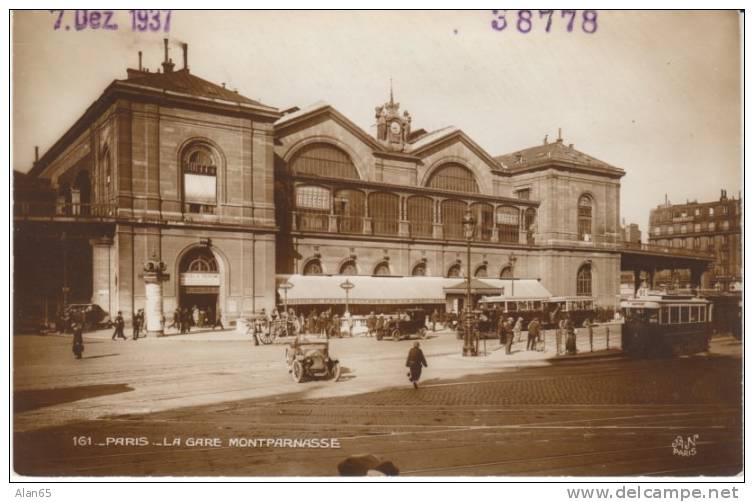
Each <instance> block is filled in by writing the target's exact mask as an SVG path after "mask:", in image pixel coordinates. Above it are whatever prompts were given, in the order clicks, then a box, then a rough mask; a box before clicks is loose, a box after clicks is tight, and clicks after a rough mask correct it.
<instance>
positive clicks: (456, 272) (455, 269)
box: [448, 263, 461, 277]
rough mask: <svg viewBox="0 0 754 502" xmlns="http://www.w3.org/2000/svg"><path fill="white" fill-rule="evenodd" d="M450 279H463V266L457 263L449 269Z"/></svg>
mask: <svg viewBox="0 0 754 502" xmlns="http://www.w3.org/2000/svg"><path fill="white" fill-rule="evenodd" d="M448 277H461V264H460V263H456V264H454V265H451V266H450V268H449V269H448Z"/></svg>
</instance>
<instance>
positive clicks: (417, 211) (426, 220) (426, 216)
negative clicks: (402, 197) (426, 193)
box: [406, 196, 433, 237]
mask: <svg viewBox="0 0 754 502" xmlns="http://www.w3.org/2000/svg"><path fill="white" fill-rule="evenodd" d="M432 204H433V201H432V199H430V198H429V197H418V196H417V197H409V198H408V200H407V201H406V212H407V213H408V222H409V232H410V233H411V237H432V213H433V211H432Z"/></svg>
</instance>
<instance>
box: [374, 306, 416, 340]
mask: <svg viewBox="0 0 754 502" xmlns="http://www.w3.org/2000/svg"><path fill="white" fill-rule="evenodd" d="M426 319H427V314H426V312H425V311H424V310H423V309H405V310H401V311H399V312H398V313H397V314H394V315H392V316H390V318H388V320H387V321H386V322H385V328H384V329H383V330H382V331H378V332H377V335H376V338H377V340H382V339H383V338H384V337H390V338H392V339H393V340H395V341H398V340H401V339H403V338H411V337H412V336H418V337H419V338H426V336H427V327H426Z"/></svg>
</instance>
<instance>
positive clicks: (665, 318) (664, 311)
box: [657, 307, 668, 324]
mask: <svg viewBox="0 0 754 502" xmlns="http://www.w3.org/2000/svg"><path fill="white" fill-rule="evenodd" d="M657 310H659V311H660V324H667V323H668V311H667V309H666V308H665V307H660V308H659V309H657Z"/></svg>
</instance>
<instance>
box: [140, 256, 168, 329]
mask: <svg viewBox="0 0 754 502" xmlns="http://www.w3.org/2000/svg"><path fill="white" fill-rule="evenodd" d="M165 268H166V267H165V264H164V263H163V262H161V261H157V260H156V259H152V260H150V261H148V262H147V263H145V264H144V289H145V293H146V295H145V296H146V305H145V309H144V314H145V321H146V332H147V336H149V335H153V336H162V335H163V332H164V329H165V326H164V323H163V310H162V283H163V282H164V281H166V280H167V279H168V278H169V277H170V275H169V274H166V273H165Z"/></svg>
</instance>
